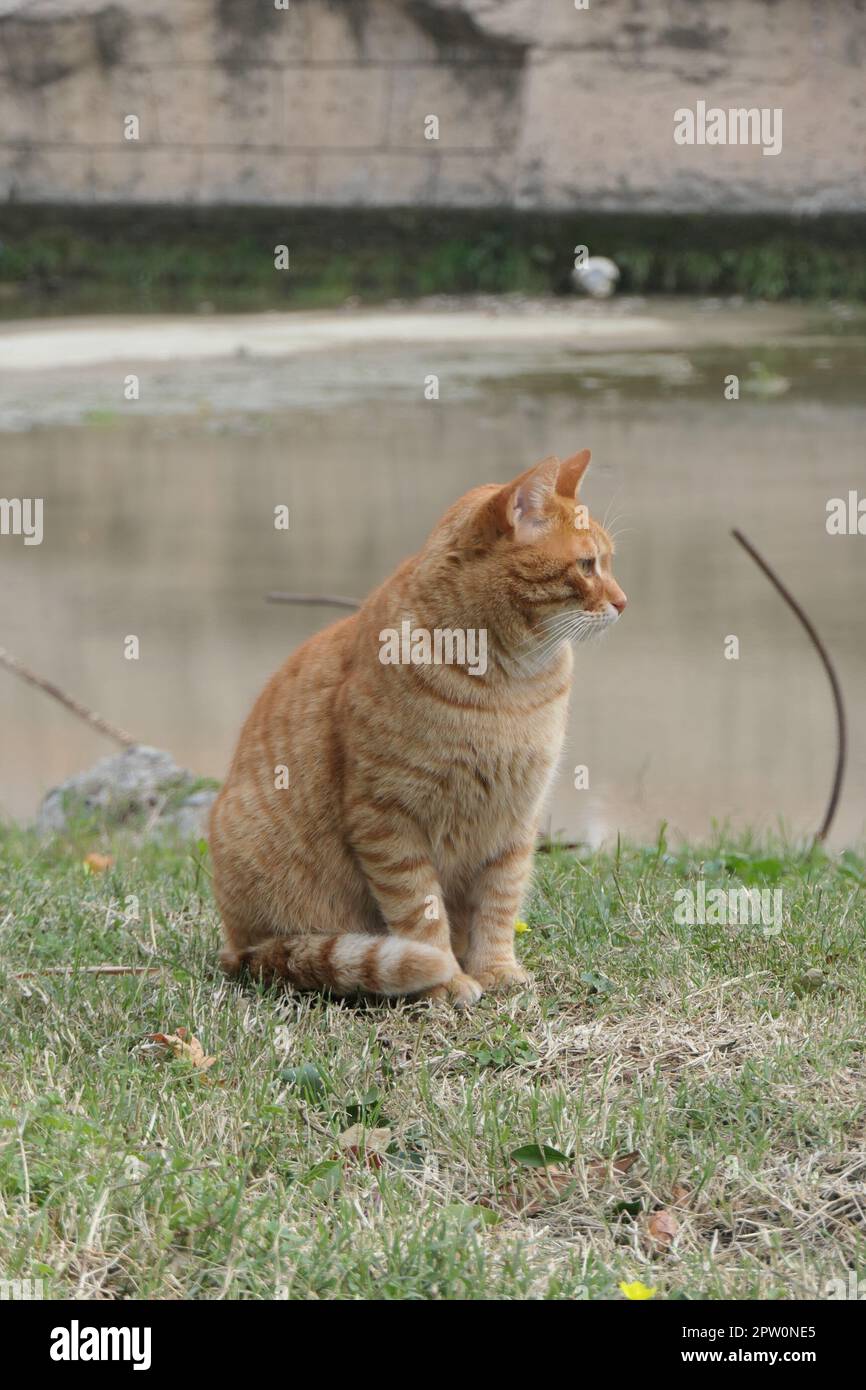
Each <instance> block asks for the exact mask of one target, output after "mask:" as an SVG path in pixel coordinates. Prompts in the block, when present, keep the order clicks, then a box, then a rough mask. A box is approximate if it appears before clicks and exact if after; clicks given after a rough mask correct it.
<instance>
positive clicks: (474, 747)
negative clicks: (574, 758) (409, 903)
mask: <svg viewBox="0 0 866 1390" xmlns="http://www.w3.org/2000/svg"><path fill="white" fill-rule="evenodd" d="M518 709H519V707H518ZM566 710H567V691H564V692H563V691H562V690H561V688H560V691H558V692H557V694H556V696H555V698H550V699H548V700H546V701H544V702H543V703H541V704H539V705H538V706H536V707H534V708H531V709H530V710H528V711H527V712H526V713H514V712H505V713H502V714H497V713H495V712H494V713H493V714H492V716H491V717H490V718H488V719H484V718H478V717H475V719H474V721H472V720H470V719H467V720H466V722H465V724H464V726H463V727H461V728H455V729H452V730H450V731H449V733H450V735H451V736H450V737H447V738H446V737H444V736H443V737H442V739H441V742H440V743H439V744H438V751H437V755H436V763H435V765H436V767H437V774H438V775H437V778H436V784H435V786H433V787H431V786H427V787H426V788H425V790H424V793H423V795H419V797H418V800H417V802H416V815H417V817H418V820H419V823H420V824H422V825H423V827H424V829H425V832H426V835H427V838H428V841H429V843H430V846H431V850H432V852H433V857H434V860H435V861H436V863H437V866H438V868H439V870H440V873H442V875H443V877H445V878H446V879H447V878H449V877H451V874H452V873H453V874H455V875H456V876H458V877H460V876H462V875H463V874H464V873H466V872H472V871H474V870H476V869H477V868H478V867H479V865H481V864H483V863H484V862H485V861H486V860H487V859H489V858H491V857H493V856H494V855H496V854H497V853H499V852H501V850H502V849H503V848H505V847H506V846H508V845H511V844H513V843H516V842H521V841H525V839H526V838H527V836H529V837H530V838H531V836H532V835H533V834H534V827H535V825H536V823H537V819H538V814H539V810H540V808H541V806H542V804H543V802H544V799H545V797H546V794H547V792H548V790H549V787H550V783H551V781H552V778H553V775H554V772H555V769H556V764H557V761H558V758H559V755H560V751H561V748H562V742H563V736H564V732H565V720H566ZM467 725H468V727H467ZM442 732H443V735H444V731H442ZM432 746H433V745H432V742H431V751H432Z"/></svg>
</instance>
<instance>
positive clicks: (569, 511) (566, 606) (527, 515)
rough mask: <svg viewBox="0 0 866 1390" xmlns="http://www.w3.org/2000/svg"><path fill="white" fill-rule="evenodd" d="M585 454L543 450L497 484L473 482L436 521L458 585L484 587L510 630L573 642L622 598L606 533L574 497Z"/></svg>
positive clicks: (615, 613) (601, 622) (599, 626)
mask: <svg viewBox="0 0 866 1390" xmlns="http://www.w3.org/2000/svg"><path fill="white" fill-rule="evenodd" d="M589 458H590V455H589V450H588V449H583V450H581V451H580V453H577V454H574V455H573V456H572V457H571V458H568V459H566V460H565V462H561V461H560V460H559V459H558V458H554V457H551V458H546V459H543V460H542V461H541V463H538V464H535V465H534V467H532V468H529V469H527V470H526V472H525V473H521V474H520V476H519V477H518V478H515V479H514V481H513V482H511V483H507V484H505V486H499V485H491V486H489V487H484V488H476V489H475V490H474V491H473V492H470V493H468V494H467V495H466V497H463V498H461V500H460V502H458V503H457V504H456V505H455V506H454V507H452V509H451V511H450V512H449V513H448V514H447V516H446V517H445V518H443V521H442V523H441V524H440V528H438V530H439V540H440V543H441V547H442V548H441V550H440V555H442V556H443V558H446V559H447V561H448V563H449V564H450V565H451V566H452V571H451V572H452V576H453V577H454V578H455V579H456V578H458V575H459V586H460V589H461V591H462V593H463V594H464V595H468V593H469V592H470V591H472V590H474V591H475V593H476V594H480V593H482V592H483V593H484V594H485V597H486V605H487V606H489V609H490V612H491V616H492V618H493V619H494V620H495V621H496V622H497V625H498V626H499V627H500V629H501V630H507V631H509V632H510V633H511V634H512V636H514V637H515V638H518V639H519V638H520V636H521V634H524V635H527V636H529V637H530V638H531V637H532V636H533V635H535V636H537V637H538V638H539V639H545V638H547V637H548V636H550V637H555V636H556V635H561V636H562V638H563V640H582V639H584V638H586V637H591V636H594V635H595V634H597V633H600V632H602V631H604V629H606V628H607V627H609V626H610V625H611V624H612V623H615V622H616V620H617V619H618V618H619V616H620V614H621V613H622V611H623V609H624V608H625V606H626V596H625V594H624V593H623V591H622V589H621V588H620V586H619V584H617V582H616V580H615V578H614V576H613V570H612V563H613V541H612V539H611V537H610V536H609V535H608V533H607V531H605V529H604V527H603V526H601V525H600V524H599V523H598V522H597V521H595V520H594V519H593V518H592V517H591V516H590V515H589V512H588V510H587V508H586V507H585V506H583V504H582V503H581V502H580V499H579V496H578V493H579V489H580V483H581V479H582V478H583V475H584V473H585V472H586V470H587V467H588V465H589ZM435 536H436V533H435V532H434V537H435Z"/></svg>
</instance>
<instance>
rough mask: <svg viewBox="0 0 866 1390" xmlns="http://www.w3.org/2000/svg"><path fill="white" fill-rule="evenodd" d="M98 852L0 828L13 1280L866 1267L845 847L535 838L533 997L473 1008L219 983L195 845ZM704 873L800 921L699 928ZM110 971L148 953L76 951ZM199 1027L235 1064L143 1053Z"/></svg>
mask: <svg viewBox="0 0 866 1390" xmlns="http://www.w3.org/2000/svg"><path fill="white" fill-rule="evenodd" d="M94 848H100V849H105V848H106V846H105V845H104V844H101V845H98V846H97V845H94V844H93V843H90V844H87V843H86V842H83V843H80V844H75V845H66V846H62V845H61V846H55V847H47V848H46V847H41V846H40V845H39V844H38V843H37V842H36V841H35V840H34V839H32V838H31V837H30V836H28V835H22V834H20V833H18V832H15V833H12V832H8V833H5V834H4V835H3V837H2V844H0V883H2V903H0V922H2V959H3V970H4V972H5V976H4V981H3V1002H2V1012H3V1028H2V1034H3V1042H2V1047H3V1049H4V1052H5V1054H6V1055H5V1059H4V1063H3V1067H2V1077H3V1080H2V1090H3V1096H2V1122H0V1123H2V1128H0V1207H2V1220H0V1267H2V1269H3V1272H4V1277H5V1278H7V1279H12V1278H25V1277H30V1278H41V1279H42V1280H43V1284H44V1292H45V1295H46V1297H50V1298H60V1297H64V1296H70V1295H77V1296H84V1297H114V1298H118V1297H135V1296H143V1297H149V1298H177V1297H191V1298H219V1297H223V1296H229V1297H240V1298H273V1297H275V1296H285V1295H286V1293H288V1295H289V1296H291V1297H292V1298H305V1297H310V1296H313V1297H321V1298H386V1299H405V1298H423V1299H435V1298H440V1299H447V1298H516V1299H520V1298H527V1297H541V1298H552V1299H559V1298H574V1297H588V1298H610V1297H621V1296H622V1295H621V1294H620V1293H619V1291H618V1286H619V1284H620V1283H621V1282H624V1283H626V1284H628V1285H631V1284H633V1283H635V1282H636V1281H639V1282H640V1283H642V1284H644V1285H645V1286H646V1287H648V1288H652V1289H654V1290H655V1295H654V1296H655V1297H656V1298H689V1299H695V1298H720V1297H731V1296H737V1297H746V1298H757V1297H760V1298H779V1299H799V1298H803V1297H808V1296H816V1295H817V1296H823V1295H824V1293H825V1291H826V1285H827V1281H828V1280H831V1279H842V1280H845V1279H847V1272H848V1270H849V1269H856V1270H857V1271H858V1272H859V1277H860V1280H861V1286H862V1283H863V1280H864V1279H866V1240H864V1224H863V1223H864V1209H863V1197H862V1189H863V1178H864V1174H866V1116H864V1087H863V1079H864V1050H866V993H864V975H866V964H864V949H863V932H864V925H866V906H864V866H863V863H862V861H861V860H859V859H857V858H856V857H855V856H853V855H847V856H845V857H844V858H842V859H835V860H831V859H829V858H827V857H825V856H823V855H821V854H818V855H816V856H814V857H813V858H811V859H808V860H804V859H803V858H800V857H797V856H796V855H794V854H791V853H788V852H786V851H784V850H776V851H768V850H767V849H766V848H763V849H762V848H757V847H754V846H749V845H748V844H746V845H742V844H741V845H740V846H739V847H738V852H737V853H735V852H734V850H733V849H732V848H731V847H730V846H718V845H717V846H711V847H709V848H708V849H706V850H705V851H704V852H702V853H698V852H693V851H689V852H675V853H674V852H667V851H666V849H665V846H664V844H663V842H662V843H660V845H659V847H658V848H657V849H654V850H638V849H623V850H622V851H621V853H619V854H618V855H616V856H605V855H597V856H594V857H592V858H588V859H585V860H578V859H577V858H576V857H575V856H573V855H572V854H569V853H566V852H556V853H554V854H552V855H547V856H539V861H538V881H537V887H536V890H535V892H534V895H533V898H532V901H531V904H530V907H529V910H528V913H527V919H528V930H526V931H524V932H521V934H520V939H519V951H520V954H521V955H522V957H523V958H524V960H525V961H526V963H527V964H528V965H529V966H530V967H531V969H532V970H533V972H534V976H535V984H534V986H533V987H532V989H530V990H527V991H525V992H524V993H523V994H521V995H517V996H514V997H511V998H507V999H491V998H487V999H485V1000H484V1001H483V1002H482V1003H481V1005H479V1007H478V1008H477V1009H476V1011H475V1012H473V1013H471V1014H470V1015H468V1016H466V1015H464V1016H461V1015H456V1014H453V1013H450V1012H447V1011H444V1010H441V1009H439V1008H431V1007H430V1006H428V1005H426V1004H406V1003H403V1004H398V1005H390V1006H389V1005H378V1004H377V1005H367V1006H366V1007H360V1006H349V1005H346V1004H340V1003H336V1002H333V1001H327V1000H324V999H321V998H317V997H303V998H302V997H283V996H280V995H278V994H269V993H265V992H261V991H260V990H257V989H255V988H253V987H250V986H244V987H240V986H238V985H235V984H230V983H227V982H225V981H224V980H222V979H221V978H219V977H218V976H217V975H216V973H215V971H214V957H215V946H216V941H217V925H216V920H215V915H214V909H213V905H212V901H211V896H210V892H209V877H208V871H207V858H206V854H204V853H203V851H202V850H201V849H200V848H199V849H195V848H192V849H186V848H181V849H178V850H176V851H174V850H167V849H162V850H160V849H156V848H153V847H146V848H143V849H135V848H134V847H132V846H131V845H129V844H127V846H126V847H124V846H123V845H117V846H116V847H115V853H116V861H115V863H114V865H113V866H110V867H108V868H107V869H105V870H104V871H102V872H88V871H87V870H86V869H85V868H84V867H83V864H82V859H83V855H84V852H85V850H86V849H94ZM700 876H703V877H704V879H705V880H706V883H707V885H708V887H711V886H717V885H720V884H725V885H727V884H729V883H732V882H737V883H746V884H757V885H762V886H766V887H771V888H781V889H782V892H783V924H782V928H781V930H780V931H779V932H777V933H775V932H770V933H765V932H764V931H762V930H761V929H760V928H733V927H720V926H703V927H700V926H695V927H689V926H678V925H676V923H675V920H674V907H675V899H674V894H675V892H676V890H677V889H679V888H682V887H683V886H689V885H691V886H694V883H695V880H696V879H697V878H698V877H700ZM104 962H115V963H120V962H123V963H128V964H135V965H138V966H141V965H146V966H150V967H155V968H156V971H157V973H155V974H150V975H136V976H120V977H116V976H115V977H111V976H108V977H106V976H93V975H86V974H84V973H82V971H81V967H84V966H87V965H95V964H100V963H104ZM68 965H72V966H73V967H75V972H74V973H73V974H72V975H71V976H69V975H63V974H56V973H55V974H52V973H48V972H49V971H50V969H52V968H56V967H59V966H68ZM24 971H30V972H34V973H33V974H32V975H30V976H28V977H26V978H13V972H24ZM179 1027H180V1028H186V1029H188V1030H189V1034H188V1035H187V1037H189V1035H194V1036H195V1037H196V1038H198V1039H200V1040H201V1043H202V1045H203V1047H204V1049H205V1052H206V1053H207V1054H209V1055H210V1056H213V1057H214V1058H215V1059H216V1060H215V1061H214V1062H213V1064H212V1065H209V1066H208V1067H206V1068H202V1067H197V1066H195V1065H194V1064H193V1063H192V1062H191V1061H189V1060H185V1059H184V1058H183V1057H175V1056H174V1055H173V1054H172V1055H169V1056H168V1057H165V1056H162V1058H161V1059H160V1057H161V1054H160V1053H159V1049H158V1048H157V1049H154V1047H153V1045H150V1047H149V1046H148V1043H147V1039H148V1036H149V1035H152V1034H155V1033H166V1034H175V1033H176V1030H177V1029H178V1028H179ZM359 1124H360V1125H361V1126H363V1127H364V1131H365V1136H366V1137H364V1135H362V1134H360V1133H359V1131H358V1130H355V1131H354V1132H351V1131H352V1127H353V1126H357V1125H359ZM373 1131H375V1134H372V1132H373ZM341 1136H342V1138H341ZM538 1145H549V1146H551V1147H552V1148H553V1149H556V1150H558V1151H559V1152H560V1154H561V1155H562V1157H560V1158H558V1159H556V1160H554V1166H553V1167H552V1168H551V1169H550V1170H549V1171H546V1170H544V1169H539V1168H537V1167H533V1166H531V1165H532V1161H533V1159H536V1158H537V1157H538V1154H537V1152H536V1150H535V1148H534V1147H533V1146H538ZM660 1213H663V1214H664V1215H663V1216H661V1217H660V1215H659V1214H660Z"/></svg>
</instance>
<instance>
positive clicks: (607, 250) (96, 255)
mask: <svg viewBox="0 0 866 1390" xmlns="http://www.w3.org/2000/svg"><path fill="white" fill-rule="evenodd" d="M864 227H866V218H863V217H859V216H855V215H851V216H841V215H839V216H827V217H820V218H813V219H809V220H799V221H795V220H792V219H786V218H780V217H770V216H765V217H756V216H748V217H746V216H743V217H703V216H669V215H661V214H659V215H647V216H641V217H637V216H626V215H616V214H598V213H591V214H584V213H581V212H580V211H579V210H576V211H575V212H574V213H568V214H564V213H557V214H538V213H514V212H508V211H504V210H503V211H485V212H472V211H466V212H459V211H435V210H405V211H393V212H388V211H373V210H365V209H359V208H352V209H340V210H329V209H273V208H223V209H191V208H158V207H142V208H110V207H100V208H89V209H88V208H50V207H41V206H39V207H23V206H14V205H12V206H7V207H5V208H3V210H2V213H0V315H5V316H6V317H10V316H23V315H32V314H82V313H102V312H111V313H152V312H157V311H161V312H173V311H195V310H202V309H204V310H207V309H208V308H209V309H213V310H219V311H231V310H238V311H255V310H265V309H292V308H299V309H300V308H325V307H331V306H334V305H339V304H342V303H343V302H344V301H345V300H346V299H352V298H354V299H359V300H360V301H361V302H363V303H370V304H375V303H381V302H383V301H385V300H388V299H393V298H409V299H411V298H415V297H418V296H421V295H430V294H476V293H487V294H504V293H514V292H523V293H527V294H533V295H534V294H546V293H561V292H565V291H566V290H567V288H568V283H569V272H570V270H571V266H572V264H573V256H574V247H575V246H576V245H578V244H581V245H586V246H587V247H588V248H589V251H590V253H591V254H594V255H607V256H612V257H613V258H614V260H615V261H616V262H617V264H618V265H619V267H620V269H621V271H622V280H621V286H620V287H621V290H622V291H623V292H625V293H637V294H659V293H662V294H699V295H743V296H745V297H747V298H756V299H767V300H781V299H791V298H793V299H815V300H823V301H826V300H829V299H845V300H861V301H862V300H866V237H864ZM278 245H285V246H288V248H289V254H290V268H289V269H288V270H282V271H277V270H275V269H274V247H275V246H278Z"/></svg>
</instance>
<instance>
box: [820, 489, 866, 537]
mask: <svg viewBox="0 0 866 1390" xmlns="http://www.w3.org/2000/svg"><path fill="white" fill-rule="evenodd" d="M826 526H827V534H828V535H829V536H866V497H860V496H859V495H858V493H856V492H855V491H854V490H853V489H851V491H850V492H849V493H848V497H847V499H846V498H844V497H831V498H830V500H829V502H828V503H827V522H826Z"/></svg>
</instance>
